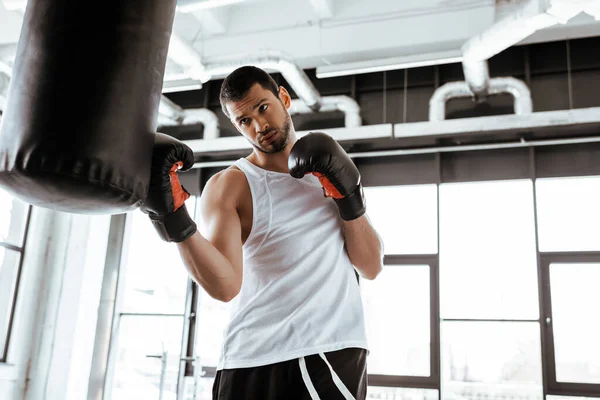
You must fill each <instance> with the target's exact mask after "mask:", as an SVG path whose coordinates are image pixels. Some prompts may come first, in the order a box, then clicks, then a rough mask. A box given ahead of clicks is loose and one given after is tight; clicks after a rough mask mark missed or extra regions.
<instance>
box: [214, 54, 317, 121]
mask: <svg viewBox="0 0 600 400" xmlns="http://www.w3.org/2000/svg"><path fill="white" fill-rule="evenodd" d="M244 65H254V66H256V67H259V68H262V69H265V70H275V71H279V72H281V75H283V77H284V78H285V80H286V81H287V83H288V84H289V85H290V87H291V88H292V89H293V90H294V92H295V93H296V95H297V96H298V97H299V98H300V99H302V101H304V103H305V104H306V105H307V106H308V107H309V108H310V109H311V110H313V111H319V109H320V108H321V105H322V101H321V95H320V94H319V92H318V91H317V89H316V88H315V86H314V85H313V83H312V81H311V80H310V78H309V77H308V76H307V75H306V73H305V72H304V71H303V70H302V69H301V68H300V67H298V65H296V63H295V62H294V60H293V59H292V58H291V57H289V56H287V55H285V54H283V53H281V52H278V51H265V52H264V53H262V54H256V55H250V56H247V57H242V58H239V59H236V60H231V61H225V62H220V63H210V64H206V65H205V71H206V73H207V74H209V75H211V76H224V75H227V74H229V73H230V72H232V71H233V70H234V69H236V68H239V67H242V66H244Z"/></svg>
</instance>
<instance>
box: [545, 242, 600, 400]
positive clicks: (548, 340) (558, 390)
mask: <svg viewBox="0 0 600 400" xmlns="http://www.w3.org/2000/svg"><path fill="white" fill-rule="evenodd" d="M554 263H573V264H577V263H599V264H600V251H593V252H592V251H586V252H551V253H550V252H548V253H540V266H541V271H540V272H541V279H542V285H541V291H542V310H543V314H542V318H540V325H541V327H542V328H541V329H542V339H543V342H542V347H543V351H544V352H545V354H546V368H544V375H545V376H544V380H545V381H546V384H547V393H546V394H548V395H555V396H589V397H600V384H595V383H574V382H559V381H557V380H556V353H555V345H554V330H553V321H554V318H553V315H552V298H551V296H552V293H551V291H552V288H551V287H550V284H551V282H550V265H551V264H554ZM589 317H590V318H591V316H589Z"/></svg>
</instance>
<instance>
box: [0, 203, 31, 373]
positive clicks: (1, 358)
mask: <svg viewBox="0 0 600 400" xmlns="http://www.w3.org/2000/svg"><path fill="white" fill-rule="evenodd" d="M32 210H33V207H32V206H31V205H27V211H26V215H25V227H24V229H23V237H22V240H21V246H15V245H13V244H10V243H7V242H0V247H3V248H4V249H6V250H8V251H14V252H17V253H19V262H18V263H17V265H16V268H17V271H16V274H15V280H14V283H13V287H12V291H13V294H12V299H11V300H10V302H9V310H8V315H9V317H8V323H7V325H6V330H5V331H4V332H0V334H1V335H5V338H4V339H5V340H4V346H3V348H0V365H2V364H7V363H8V362H9V360H8V351H9V348H10V345H11V339H12V332H13V324H14V320H15V312H16V305H17V300H18V297H19V288H20V286H21V285H20V284H21V275H22V272H23V260H24V259H25V249H26V247H27V238H28V236H29V228H30V221H31V213H32Z"/></svg>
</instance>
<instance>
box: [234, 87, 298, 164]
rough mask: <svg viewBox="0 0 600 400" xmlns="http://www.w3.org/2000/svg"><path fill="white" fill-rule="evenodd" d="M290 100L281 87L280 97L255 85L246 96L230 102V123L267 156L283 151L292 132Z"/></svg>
mask: <svg viewBox="0 0 600 400" xmlns="http://www.w3.org/2000/svg"><path fill="white" fill-rule="evenodd" d="M290 104H291V98H290V95H289V93H288V92H287V90H285V88H283V87H280V88H279V96H275V95H274V94H273V92H271V91H270V90H268V89H265V88H263V87H262V86H261V85H260V84H258V83H257V84H255V85H254V86H252V87H251V88H250V90H249V91H248V93H247V94H246V96H245V97H244V98H243V99H241V100H239V101H235V102H229V103H227V105H226V107H227V111H228V112H229V115H230V119H231V122H232V123H233V125H234V126H235V127H236V128H237V130H238V131H240V133H241V134H242V135H244V137H245V138H246V139H248V141H249V142H250V144H252V146H253V147H254V148H255V149H256V150H258V151H260V152H262V153H267V154H272V153H278V152H280V151H282V150H283V149H284V148H285V147H286V146H287V145H288V143H289V140H290V132H291V130H292V129H293V127H292V119H291V117H290V114H289V113H288V111H287V110H288V108H289V107H290Z"/></svg>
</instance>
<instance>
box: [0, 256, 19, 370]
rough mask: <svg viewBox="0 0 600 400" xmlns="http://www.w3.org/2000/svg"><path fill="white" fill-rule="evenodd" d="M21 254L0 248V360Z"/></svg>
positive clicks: (2, 353)
mask: <svg viewBox="0 0 600 400" xmlns="http://www.w3.org/2000/svg"><path fill="white" fill-rule="evenodd" d="M20 258H21V253H18V252H16V251H11V250H7V249H5V248H4V247H0V360H3V359H4V357H5V349H6V344H7V343H6V339H7V338H8V327H9V325H10V318H11V314H12V309H13V307H14V299H15V285H16V283H17V274H18V272H19V260H20Z"/></svg>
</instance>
